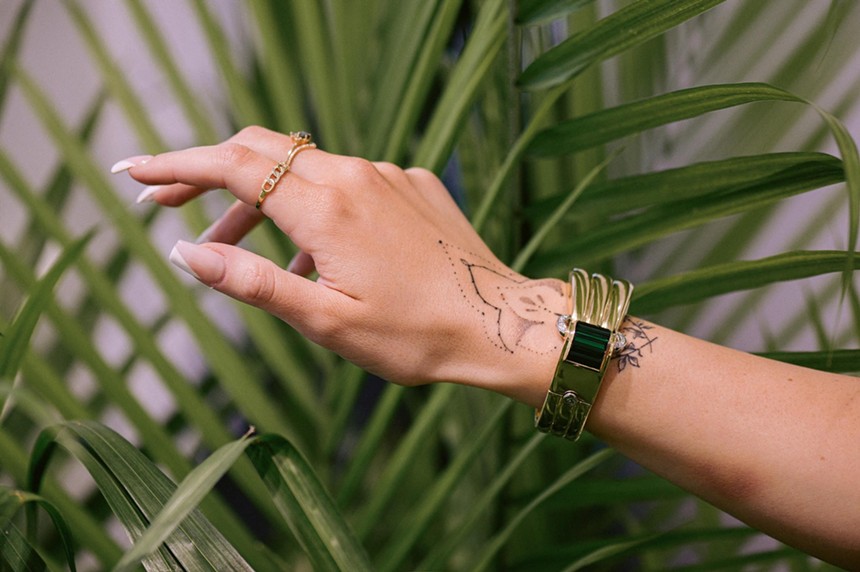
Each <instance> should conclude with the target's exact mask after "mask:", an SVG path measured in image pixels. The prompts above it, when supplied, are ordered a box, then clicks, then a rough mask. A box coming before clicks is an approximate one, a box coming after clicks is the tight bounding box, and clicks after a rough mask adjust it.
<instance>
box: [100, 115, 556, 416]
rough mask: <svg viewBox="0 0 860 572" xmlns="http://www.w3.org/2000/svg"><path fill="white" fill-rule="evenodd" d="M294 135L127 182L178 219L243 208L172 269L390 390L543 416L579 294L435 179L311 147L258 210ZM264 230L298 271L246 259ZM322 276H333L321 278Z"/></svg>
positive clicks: (137, 168)
mask: <svg viewBox="0 0 860 572" xmlns="http://www.w3.org/2000/svg"><path fill="white" fill-rule="evenodd" d="M292 146H293V141H292V140H291V138H290V137H288V136H285V135H282V134H278V133H275V132H272V131H269V130H266V129H263V128H259V127H251V128H246V129H244V130H242V131H241V132H240V133H238V134H237V135H235V136H234V137H232V138H231V139H230V140H228V141H225V142H224V143H221V144H219V145H215V146H210V147H198V148H191V149H185V150H182V151H174V152H170V153H164V154H161V155H158V156H155V157H152V158H148V159H147V160H145V161H144V160H143V158H132V159H129V160H126V161H125V162H120V163H118V164H117V166H115V170H124V169H125V168H128V170H129V173H130V174H131V176H132V177H133V178H134V179H136V180H137V181H140V182H141V183H145V184H147V185H150V187H147V188H146V189H145V190H144V192H143V193H141V198H143V199H144V200H154V201H156V202H158V203H159V204H162V205H169V206H178V205H181V204H184V203H185V202H187V201H189V200H192V199H194V198H195V197H197V196H198V195H200V194H202V193H203V192H205V191H207V190H210V189H217V188H226V189H227V190H228V191H230V192H231V193H232V194H233V195H234V196H235V197H236V198H237V199H238V200H239V202H237V203H236V204H235V205H233V207H231V208H230V209H228V211H227V212H226V213H225V214H224V215H223V216H222V217H221V218H220V219H219V220H218V221H216V222H215V223H214V224H213V225H212V227H210V229H209V230H207V231H206V233H204V237H203V239H204V240H206V241H207V242H205V243H203V244H199V245H195V244H191V243H187V242H179V243H178V244H177V246H176V247H175V248H174V251H173V253H171V260H173V261H174V262H175V263H176V264H177V265H178V266H180V267H182V268H183V269H185V270H186V271H189V272H190V273H191V274H192V275H194V276H195V277H196V278H197V279H198V280H200V281H201V282H203V283H204V284H206V285H208V286H211V287H212V288H214V289H216V290H219V291H220V292H223V293H225V294H227V295H229V296H232V297H233V298H236V299H237V300H241V301H243V302H246V303H248V304H252V305H254V306H257V307H259V308H262V309H263V310H266V311H267V312H270V313H271V314H273V315H275V316H277V317H279V318H281V319H283V320H284V321H286V322H287V323H289V324H291V325H292V326H293V327H295V328H296V329H297V330H298V331H300V332H301V333H302V334H304V335H305V336H307V337H308V338H310V339H311V340H313V341H315V342H317V343H319V344H321V345H323V346H326V347H328V348H330V349H332V350H334V351H335V352H337V353H339V354H340V355H342V356H343V357H345V358H346V359H348V360H350V361H352V362H354V363H356V364H357V365H359V366H361V367H363V368H365V369H367V370H368V371H371V372H373V373H376V374H378V375H380V376H382V377H383V378H385V379H388V380H390V381H393V382H396V383H401V384H408V385H415V384H422V383H429V382H436V381H452V382H458V383H464V384H469V385H475V386H479V387H484V388H487V389H492V390H495V391H498V392H501V393H503V394H505V395H509V396H511V397H514V398H517V399H519V400H521V401H525V402H527V403H529V404H531V405H534V406H539V405H540V403H541V402H542V400H543V396H544V395H545V393H546V388H547V387H548V385H549V382H550V378H551V377H552V371H553V368H554V366H555V361H556V359H557V357H558V352H559V351H560V342H561V339H560V336H559V335H558V334H557V332H556V331H555V322H556V317H557V316H558V315H559V314H562V313H565V312H566V311H567V307H566V306H567V302H566V299H567V298H566V291H565V288H566V286H565V284H564V283H563V282H561V281H559V280H541V281H532V280H528V279H526V278H525V277H524V276H521V275H519V274H517V273H515V272H513V271H512V270H510V269H509V268H508V267H506V266H505V265H504V264H502V263H501V262H499V260H498V259H497V258H496V257H495V256H494V255H493V254H492V252H490V250H489V249H488V248H487V246H486V245H485V244H484V242H483V241H482V240H481V238H480V237H479V236H478V234H477V233H476V232H475V231H474V230H473V229H472V227H471V225H470V224H469V222H468V221H467V220H466V218H465V217H464V216H463V214H462V213H461V211H460V209H459V208H458V207H457V205H456V204H455V203H454V201H453V200H452V199H451V197H450V194H449V193H448V191H447V189H446V188H445V187H444V186H443V185H442V183H441V182H440V181H439V179H438V178H436V176H434V175H433V174H432V173H430V172H429V171H426V170H424V169H417V168H413V169H407V170H403V169H401V168H399V167H397V166H395V165H392V164H389V163H371V162H369V161H366V160H363V159H358V158H353V157H343V156H337V155H332V154H329V153H326V152H324V151H321V150H316V149H307V150H303V151H301V152H299V153H298V154H296V155H295V157H294V161H293V163H292V168H291V170H290V171H289V172H288V173H286V174H285V175H284V176H283V177H282V178H281V180H280V181H279V182H278V184H277V185H276V186H275V188H274V190H273V191H272V192H271V193H270V194H269V195H268V196H267V197H266V200H265V201H264V202H263V204H262V206H261V209H260V210H259V211H258V210H257V209H255V207H254V205H255V203H256V202H257V198H258V195H259V193H260V188H261V185H262V183H263V181H264V180H265V179H266V178H267V177H268V176H269V173H270V172H271V171H272V169H273V167H274V166H275V165H276V163H277V162H278V161H280V160H283V159H284V157H286V155H287V154H288V153H289V151H290V149H291V147H292ZM264 217H268V218H271V219H272V220H273V221H274V223H275V224H276V225H277V226H278V227H279V228H280V229H281V230H282V231H283V232H284V233H285V234H286V235H288V236H289V237H290V239H291V240H292V241H293V242H294V243H295V245H296V246H297V247H298V248H299V249H300V251H301V253H300V254H299V255H298V256H297V257H296V258H295V259H294V260H293V261H292V262H291V263H290V265H289V266H288V268H287V270H284V269H282V268H280V267H279V266H278V265H276V264H274V263H273V262H271V261H270V260H267V259H265V258H263V257H260V256H258V255H256V254H253V253H251V252H248V251H246V250H243V249H241V248H238V247H236V246H233V245H235V244H236V243H237V242H238V241H239V240H241V239H242V237H243V236H245V234H247V233H248V232H249V231H250V230H251V229H252V228H253V227H254V226H256V224H258V223H259V222H260V221H261V220H262V219H263V218H264ZM314 270H316V272H317V274H318V278H317V279H316V280H315V281H314V280H309V279H308V278H307V276H309V275H311V274H312V273H313V271H314Z"/></svg>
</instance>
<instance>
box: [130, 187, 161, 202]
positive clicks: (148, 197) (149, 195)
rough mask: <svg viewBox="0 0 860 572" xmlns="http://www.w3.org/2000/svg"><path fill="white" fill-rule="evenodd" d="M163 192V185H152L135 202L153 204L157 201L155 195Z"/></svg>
mask: <svg viewBox="0 0 860 572" xmlns="http://www.w3.org/2000/svg"><path fill="white" fill-rule="evenodd" d="M159 190H161V185H150V186H148V187H146V188H145V189H143V190H142V191H141V192H140V194H139V195H137V198H136V199H135V200H134V202H136V203H137V204H141V203H151V202H153V201H154V200H155V193H157V192H158V191H159Z"/></svg>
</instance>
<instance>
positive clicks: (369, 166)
mask: <svg viewBox="0 0 860 572" xmlns="http://www.w3.org/2000/svg"><path fill="white" fill-rule="evenodd" d="M344 161H345V165H344V170H345V173H346V175H347V177H348V178H349V179H351V180H353V181H356V180H358V181H368V180H374V179H377V178H379V177H380V174H379V171H378V170H377V169H376V166H374V164H373V163H371V162H370V161H368V160H367V159H363V158H360V157H347V158H346V159H344Z"/></svg>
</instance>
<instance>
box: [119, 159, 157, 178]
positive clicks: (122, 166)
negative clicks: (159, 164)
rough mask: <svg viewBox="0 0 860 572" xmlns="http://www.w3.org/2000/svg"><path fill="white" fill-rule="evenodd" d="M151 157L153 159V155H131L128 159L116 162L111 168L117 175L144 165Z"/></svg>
mask: <svg viewBox="0 0 860 572" xmlns="http://www.w3.org/2000/svg"><path fill="white" fill-rule="evenodd" d="M150 159H152V155H136V156H134V157H129V158H128V159H123V160H122V161H117V162H116V163H114V164H113V167H111V168H110V172H111V173H112V174H114V175H116V174H117V173H122V172H123V171H128V170H129V169H131V168H132V167H137V166H138V165H143V164H144V163H146V162H147V161H149V160H150Z"/></svg>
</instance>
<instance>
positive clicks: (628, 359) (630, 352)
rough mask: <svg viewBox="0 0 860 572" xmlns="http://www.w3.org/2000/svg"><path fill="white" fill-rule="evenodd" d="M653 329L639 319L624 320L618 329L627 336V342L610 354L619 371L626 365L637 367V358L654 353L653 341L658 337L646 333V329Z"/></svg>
mask: <svg viewBox="0 0 860 572" xmlns="http://www.w3.org/2000/svg"><path fill="white" fill-rule="evenodd" d="M653 329H654V326H651V325H648V324H646V323H645V322H643V321H641V320H636V321H633V320H627V321H626V322H624V325H623V326H622V327H621V328H620V330H619V331H620V332H621V333H622V334H624V336H625V337H626V338H627V344H626V345H625V346H624V347H623V348H621V350H619V351H618V353H616V354H615V355H614V356H612V359H613V360H615V362H616V363H617V364H618V371H619V372H622V371H624V370H625V368H627V366H630V367H635V368H639V367H640V365H639V360H640V359H641V358H643V357H645V354H646V353H647V354H648V355H651V354H652V353H654V342H656V341H657V339H658V338H657V337H651V336H650V335H649V333H648V330H653ZM646 350H647V352H646Z"/></svg>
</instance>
